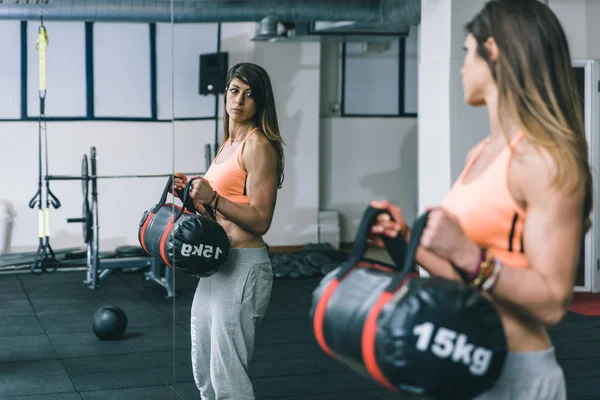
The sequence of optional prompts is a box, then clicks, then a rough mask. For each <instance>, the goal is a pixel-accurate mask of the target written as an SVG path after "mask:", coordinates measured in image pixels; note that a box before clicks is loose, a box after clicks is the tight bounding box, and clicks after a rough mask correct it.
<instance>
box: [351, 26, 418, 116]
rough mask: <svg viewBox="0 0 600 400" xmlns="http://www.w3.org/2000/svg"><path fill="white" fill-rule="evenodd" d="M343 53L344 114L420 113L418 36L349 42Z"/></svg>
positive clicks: (412, 28)
mask: <svg viewBox="0 0 600 400" xmlns="http://www.w3.org/2000/svg"><path fill="white" fill-rule="evenodd" d="M343 46H344V47H343V56H342V115H343V116H361V117H366V116H373V117H376V116H378V117H382V116H385V117H387V116H391V117H397V116H416V113H417V108H418V69H419V68H418V67H419V64H418V54H417V51H418V37H417V27H411V29H410V31H409V35H408V36H407V37H406V38H396V37H390V38H385V37H377V39H376V40H373V41H360V42H358V41H347V42H345V43H344V45H343Z"/></svg>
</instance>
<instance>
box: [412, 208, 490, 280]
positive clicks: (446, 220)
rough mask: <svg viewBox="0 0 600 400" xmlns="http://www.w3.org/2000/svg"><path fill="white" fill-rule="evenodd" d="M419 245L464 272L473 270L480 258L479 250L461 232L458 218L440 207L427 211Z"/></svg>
mask: <svg viewBox="0 0 600 400" xmlns="http://www.w3.org/2000/svg"><path fill="white" fill-rule="evenodd" d="M420 245H421V246H422V247H423V248H425V249H427V250H429V251H431V252H433V253H435V254H437V255H438V256H440V257H442V258H445V259H447V260H448V261H450V262H452V263H453V264H454V265H456V266H457V267H459V268H461V269H464V270H471V269H473V268H475V267H476V266H477V262H478V261H479V257H480V251H479V248H478V247H477V245H476V244H475V243H473V242H472V241H471V240H470V239H469V238H468V237H467V235H466V234H465V232H464V231H463V230H462V227H461V226H460V222H459V221H458V218H456V216H455V215H453V214H451V213H449V212H448V211H446V210H444V209H443V208H441V207H435V208H431V209H429V218H428V219H427V226H426V227H425V229H424V230H423V234H422V235H421V242H420Z"/></svg>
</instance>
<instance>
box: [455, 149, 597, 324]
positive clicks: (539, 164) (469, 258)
mask: <svg viewBox="0 0 600 400" xmlns="http://www.w3.org/2000/svg"><path fill="white" fill-rule="evenodd" d="M524 164H525V165H521V166H520V167H523V166H525V168H523V170H522V171H523V172H522V173H520V174H519V178H518V179H517V180H518V181H519V187H520V189H521V190H522V193H523V195H524V197H525V200H526V203H527V218H526V220H525V227H524V238H523V242H524V247H525V254H526V255H527V258H528V259H529V262H530V265H531V268H526V269H525V268H507V267H510V266H506V267H504V268H502V270H501V272H500V274H499V276H498V279H497V281H496V284H495V286H494V287H493V288H492V290H491V295H492V297H493V298H494V299H495V300H496V301H498V302H500V303H502V304H504V305H506V306H507V307H511V308H513V309H515V311H517V312H520V313H525V314H526V315H528V316H530V317H531V318H533V319H535V320H537V321H539V322H541V323H543V324H545V325H547V326H553V325H556V324H558V323H559V322H560V321H561V319H562V318H563V317H564V316H565V314H566V312H567V310H568V307H569V304H570V301H571V296H572V291H573V285H574V281H575V275H576V272H577V265H578V261H579V250H580V244H581V234H582V229H583V226H582V225H583V215H582V212H583V211H582V210H583V198H584V193H585V188H584V186H583V184H582V185H581V186H580V187H579V188H577V190H576V191H575V192H572V191H571V190H569V188H562V187H561V188H554V187H551V186H550V184H551V179H552V175H551V174H552V173H553V168H548V166H549V165H552V162H551V161H550V160H549V158H547V157H545V158H543V157H540V156H539V154H537V155H536V156H535V157H532V156H526V157H525V160H524ZM479 257H480V255H479V250H478V249H477V248H476V246H475V245H474V244H473V243H471V244H470V246H467V249H465V251H463V254H462V255H461V256H460V258H458V259H456V260H455V261H456V263H457V265H458V264H460V266H461V267H463V268H465V269H466V270H473V267H474V266H475V265H477V263H478V261H476V260H478V259H479Z"/></svg>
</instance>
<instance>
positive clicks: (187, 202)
mask: <svg viewBox="0 0 600 400" xmlns="http://www.w3.org/2000/svg"><path fill="white" fill-rule="evenodd" d="M194 179H197V178H194ZM194 179H190V180H189V181H188V183H187V185H185V188H184V189H179V190H178V191H177V195H178V196H179V198H180V199H181V201H182V202H183V205H184V207H182V208H181V211H179V214H178V215H177V216H176V217H175V220H177V218H179V217H180V216H181V214H183V210H184V208H187V209H188V211H190V212H191V213H193V214H195V213H196V205H195V204H194V200H192V198H191V197H190V188H191V187H192V182H193V181H194ZM203 206H204V209H205V210H206V212H207V213H208V215H209V217H210V219H212V220H214V221H216V220H217V214H216V213H215V211H214V210H213V208H212V207H211V206H209V205H205V204H203Z"/></svg>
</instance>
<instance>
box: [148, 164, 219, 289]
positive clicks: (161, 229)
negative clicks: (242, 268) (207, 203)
mask: <svg viewBox="0 0 600 400" xmlns="http://www.w3.org/2000/svg"><path fill="white" fill-rule="evenodd" d="M191 183H192V180H190V181H189V182H188V183H187V185H186V187H185V189H184V190H183V191H179V193H178V196H179V198H180V199H181V201H182V202H183V207H180V206H178V205H175V204H171V203H166V200H167V195H168V193H169V188H170V187H171V185H172V184H173V177H172V176H171V177H170V178H169V180H168V182H167V185H166V186H165V189H164V191H163V194H162V196H161V198H160V200H159V202H158V203H156V204H155V205H154V206H152V207H151V208H149V209H148V210H146V211H145V212H144V214H143V215H142V219H141V221H140V227H139V232H138V239H139V242H140V244H141V246H142V248H143V249H144V250H145V251H146V252H147V253H148V254H150V255H151V256H153V257H155V258H157V259H159V260H160V261H161V262H163V263H164V264H166V265H167V266H169V267H170V268H173V269H174V270H175V271H178V272H181V273H183V274H186V275H191V276H194V277H196V278H205V277H209V276H211V275H213V274H215V273H216V272H218V271H219V268H220V266H221V265H222V264H223V263H224V262H225V261H226V260H227V257H228V256H229V238H228V236H227V234H226V233H225V230H224V229H223V227H222V226H221V225H220V224H219V223H218V222H217V221H216V219H215V218H214V217H213V218H211V217H207V216H204V215H199V214H197V213H196V208H195V206H194V202H193V201H192V199H191V198H190V197H189V190H190V187H191ZM207 211H208V210H207Z"/></svg>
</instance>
